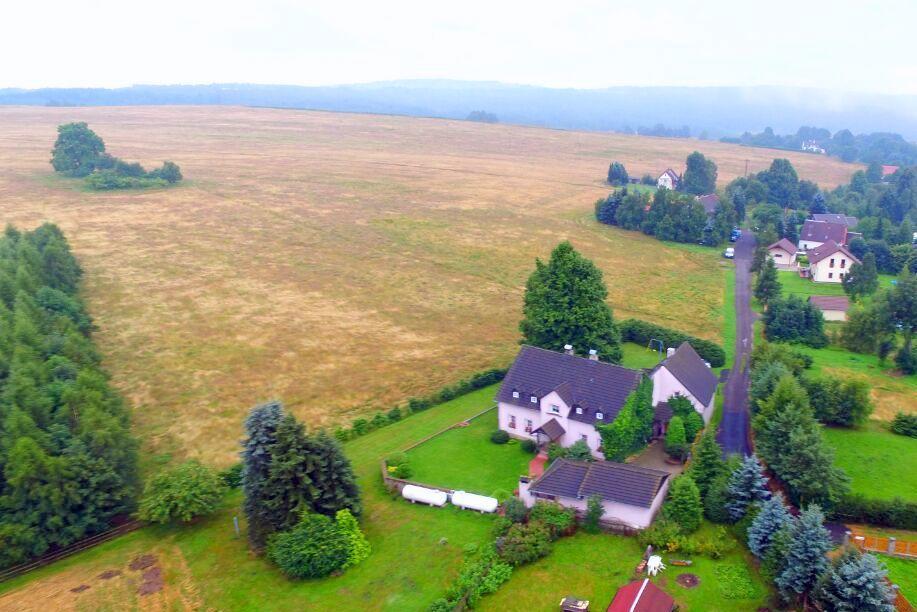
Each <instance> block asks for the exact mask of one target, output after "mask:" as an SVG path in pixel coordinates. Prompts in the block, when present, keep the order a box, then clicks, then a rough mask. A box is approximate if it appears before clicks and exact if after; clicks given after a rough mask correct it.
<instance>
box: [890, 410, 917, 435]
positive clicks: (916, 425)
mask: <svg viewBox="0 0 917 612" xmlns="http://www.w3.org/2000/svg"><path fill="white" fill-rule="evenodd" d="M891 430H892V433H896V434H898V435H899V436H910V437H911V438H917V414H904V413H903V412H899V413H898V414H896V415H895V418H894V420H892V426H891Z"/></svg>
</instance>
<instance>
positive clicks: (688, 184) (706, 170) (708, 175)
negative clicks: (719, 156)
mask: <svg viewBox="0 0 917 612" xmlns="http://www.w3.org/2000/svg"><path fill="white" fill-rule="evenodd" d="M716 173H717V172H716V164H715V163H713V160H710V159H707V158H706V157H704V155H703V153H700V152H699V151H695V152H694V153H692V154H691V155H689V156H688V159H687V163H686V168H685V174H684V177H682V188H683V189H684V190H685V191H686V192H688V193H690V194H693V195H703V194H705V193H713V192H714V191H715V190H716Z"/></svg>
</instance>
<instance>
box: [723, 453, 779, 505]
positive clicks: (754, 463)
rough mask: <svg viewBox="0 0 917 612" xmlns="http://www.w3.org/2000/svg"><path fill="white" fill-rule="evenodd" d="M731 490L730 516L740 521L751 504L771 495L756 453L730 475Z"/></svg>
mask: <svg viewBox="0 0 917 612" xmlns="http://www.w3.org/2000/svg"><path fill="white" fill-rule="evenodd" d="M727 491H728V492H729V495H728V499H729V501H728V502H727V503H726V509H727V511H728V512H729V517H730V518H731V519H732V520H734V521H738V520H739V519H741V518H742V517H743V516H745V513H746V512H748V507H749V506H750V505H751V504H755V503H760V502H763V501H766V500H767V499H768V498H769V497H770V496H771V494H770V491H768V489H767V478H765V477H764V468H763V467H761V462H760V461H758V457H756V456H755V455H749V456H748V457H745V460H744V461H742V465H740V466H739V467H738V469H736V470H735V471H733V472H732V474H731V475H730V477H729V487H728V489H727Z"/></svg>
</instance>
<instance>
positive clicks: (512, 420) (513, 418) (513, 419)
mask: <svg viewBox="0 0 917 612" xmlns="http://www.w3.org/2000/svg"><path fill="white" fill-rule="evenodd" d="M509 428H510V429H516V415H515V414H511V415H509Z"/></svg>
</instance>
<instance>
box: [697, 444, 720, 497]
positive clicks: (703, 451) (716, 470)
mask: <svg viewBox="0 0 917 612" xmlns="http://www.w3.org/2000/svg"><path fill="white" fill-rule="evenodd" d="M690 471H691V478H693V479H694V482H695V483H696V484H697V488H698V490H699V491H700V494H701V496H705V495H706V494H707V489H708V488H709V487H710V485H711V484H712V483H713V481H714V480H716V478H717V476H719V475H720V474H722V473H723V472H725V471H726V462H725V461H723V449H722V448H721V447H720V445H719V444H718V443H717V441H716V433H715V432H714V431H706V432H704V435H702V436H701V438H700V442H698V444H697V448H696V449H695V452H694V458H693V460H692V462H691V470H690Z"/></svg>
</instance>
